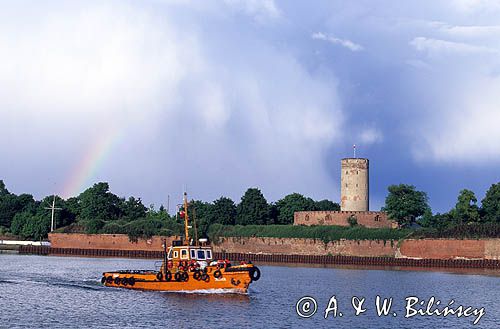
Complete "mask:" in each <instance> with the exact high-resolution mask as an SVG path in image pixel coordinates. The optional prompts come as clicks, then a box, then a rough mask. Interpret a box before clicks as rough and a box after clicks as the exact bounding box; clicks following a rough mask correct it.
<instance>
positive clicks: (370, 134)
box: [359, 127, 384, 146]
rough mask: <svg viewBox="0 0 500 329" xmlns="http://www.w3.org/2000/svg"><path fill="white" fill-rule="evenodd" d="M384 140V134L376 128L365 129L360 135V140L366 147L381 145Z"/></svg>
mask: <svg viewBox="0 0 500 329" xmlns="http://www.w3.org/2000/svg"><path fill="white" fill-rule="evenodd" d="M383 139H384V137H383V134H382V132H381V131H380V130H379V129H377V128H374V127H369V128H365V129H363V130H362V131H361V132H360V134H359V140H360V141H361V143H362V144H363V145H365V146H368V145H371V144H376V143H380V142H382V141H383Z"/></svg>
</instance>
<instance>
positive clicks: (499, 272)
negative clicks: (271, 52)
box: [257, 262, 500, 276]
mask: <svg viewBox="0 0 500 329" xmlns="http://www.w3.org/2000/svg"><path fill="white" fill-rule="evenodd" d="M257 265H259V266H260V265H269V266H284V267H306V268H336V269H347V270H386V271H415V272H441V273H442V272H444V273H453V274H470V275H491V276H500V269H496V270H495V269H489V268H453V267H417V266H380V265H334V264H307V265H306V264H303V263H285V264H284V263H273V262H266V263H258V264H257Z"/></svg>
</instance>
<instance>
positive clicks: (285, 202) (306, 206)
mask: <svg viewBox="0 0 500 329" xmlns="http://www.w3.org/2000/svg"><path fill="white" fill-rule="evenodd" d="M276 207H277V208H278V221H277V222H276V224H285V225H286V224H293V216H294V213H295V212H296V211H309V210H315V207H316V204H315V202H314V201H313V199H311V198H306V197H305V196H303V195H302V194H299V193H292V194H289V195H287V196H285V197H284V198H283V199H281V200H278V201H277V202H276Z"/></svg>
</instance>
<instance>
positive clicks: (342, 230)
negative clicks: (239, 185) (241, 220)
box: [208, 224, 412, 242]
mask: <svg viewBox="0 0 500 329" xmlns="http://www.w3.org/2000/svg"><path fill="white" fill-rule="evenodd" d="M411 233H412V230H410V229H390V228H366V227H363V226H354V227H345V226H294V225H247V226H241V225H235V226H227V225H220V224H213V225H211V226H210V229H209V231H208V235H209V237H210V239H211V240H212V241H217V239H218V238H220V237H270V238H307V239H318V240H321V241H323V242H330V241H338V240H341V239H346V240H399V239H402V238H405V237H407V236H408V235H410V234H411Z"/></svg>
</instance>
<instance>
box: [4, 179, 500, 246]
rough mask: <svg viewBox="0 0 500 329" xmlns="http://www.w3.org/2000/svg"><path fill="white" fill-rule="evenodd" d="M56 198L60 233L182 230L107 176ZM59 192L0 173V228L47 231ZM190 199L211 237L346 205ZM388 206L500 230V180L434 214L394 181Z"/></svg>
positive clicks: (449, 223) (431, 219)
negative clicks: (16, 182) (8, 180)
mask: <svg viewBox="0 0 500 329" xmlns="http://www.w3.org/2000/svg"><path fill="white" fill-rule="evenodd" d="M55 198H56V206H57V207H59V208H61V210H59V211H57V212H56V216H55V218H56V226H57V227H58V228H59V230H58V231H60V232H68V233H69V232H74V233H77V232H78V233H81V232H85V233H112V234H115V233H122V234H128V235H129V236H130V237H131V239H133V240H135V239H137V238H139V237H149V236H151V235H155V234H159V235H164V236H169V235H178V234H183V222H182V220H181V219H180V216H177V214H174V215H171V214H169V213H168V212H167V211H166V209H165V208H164V207H163V205H162V206H160V207H159V208H158V209H156V208H155V207H154V205H150V206H149V207H146V206H145V205H144V204H143V202H142V200H141V199H140V198H135V197H132V196H131V197H129V198H123V197H118V196H117V195H115V194H113V193H111V192H110V190H109V184H108V183H106V182H100V183H96V184H94V185H93V186H92V187H90V188H88V189H86V190H85V191H84V192H82V193H81V194H80V195H78V196H76V197H71V198H68V199H66V200H65V199H62V198H61V197H58V196H56V197H55ZM52 199H53V196H47V197H45V198H43V199H42V200H39V201H37V200H35V199H34V198H33V196H32V195H30V194H20V195H16V194H14V193H11V192H9V191H8V190H7V188H6V186H5V184H4V182H3V181H2V180H0V235H2V234H13V235H17V236H20V237H21V238H24V239H35V240H40V239H44V238H46V237H47V234H48V232H49V230H50V211H51V210H50V209H47V208H49V207H50V205H51V204H52ZM189 204H190V207H189V209H188V211H189V215H190V217H191V219H195V222H196V225H195V227H193V229H192V230H193V231H194V230H195V229H196V232H197V235H198V237H206V236H207V235H208V232H209V228H210V227H211V226H213V225H214V224H218V225H219V228H220V227H221V226H220V225H222V226H234V225H239V226H242V227H245V226H247V227H248V228H249V229H250V226H254V225H257V226H259V225H260V226H262V225H273V227H274V228H273V230H281V229H285V227H284V226H286V225H290V224H292V223H293V216H294V212H296V211H315V210H323V211H328V210H331V211H338V210H340V206H339V204H338V203H335V202H333V201H330V200H321V201H315V200H313V199H311V198H309V197H305V196H303V195H301V194H299V193H292V194H289V195H287V196H285V197H283V198H282V199H280V200H278V201H276V202H271V203H270V202H268V201H267V200H266V199H265V197H264V195H263V194H262V192H261V191H260V190H259V189H258V188H249V189H247V190H246V192H245V193H244V194H243V196H242V197H241V199H240V201H239V202H238V203H235V202H234V201H233V200H232V199H230V198H228V197H220V198H219V199H217V200H214V201H213V202H205V201H202V200H191V201H190V203H189ZM382 210H384V211H386V212H387V213H388V216H389V218H391V219H393V220H395V221H397V222H398V224H399V226H400V227H401V228H416V227H423V228H424V230H423V231H422V232H425V234H426V235H427V236H436V237H454V236H467V234H470V235H471V236H498V235H499V234H498V233H497V232H500V183H497V184H493V185H491V187H490V188H489V189H488V191H487V192H486V196H485V197H484V199H483V200H482V201H481V205H478V200H477V198H476V196H475V194H474V192H473V191H470V190H467V189H464V190H462V191H460V193H459V194H458V197H457V202H456V204H455V206H454V207H453V208H452V209H450V210H449V211H448V212H445V213H435V214H433V213H432V210H431V208H430V206H429V202H428V197H427V194H426V193H425V192H423V191H418V190H417V189H416V187H415V186H413V185H407V184H400V185H391V186H389V187H388V194H387V197H386V200H385V205H384V207H383V208H382ZM351 226H352V225H351ZM425 229H427V230H428V231H425ZM240 230H241V228H240ZM429 230H430V231H429ZM432 230H433V231H432ZM194 233H195V232H191V235H192V236H193V235H194ZM276 234H281V233H279V232H278V233H276Z"/></svg>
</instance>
